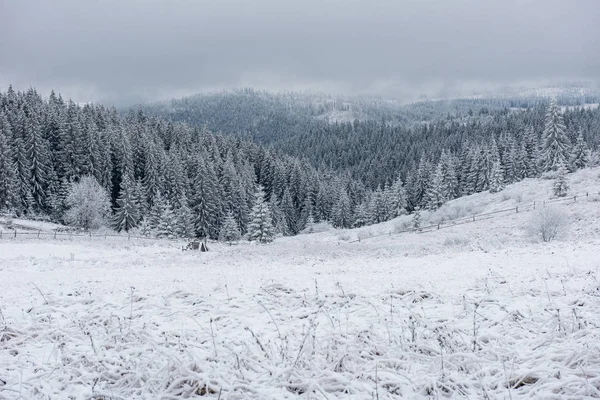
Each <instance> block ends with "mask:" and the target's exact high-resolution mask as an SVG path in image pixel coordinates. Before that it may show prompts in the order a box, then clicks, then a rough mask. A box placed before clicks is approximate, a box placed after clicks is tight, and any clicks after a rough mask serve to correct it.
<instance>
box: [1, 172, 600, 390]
mask: <svg viewBox="0 0 600 400" xmlns="http://www.w3.org/2000/svg"><path fill="white" fill-rule="evenodd" d="M569 180H570V186H571V187H570V191H569V194H568V196H574V195H578V199H577V201H573V200H569V201H564V202H558V203H553V204H552V205H548V207H552V209H554V210H558V212H560V213H562V214H563V215H564V217H565V221H566V226H565V230H564V231H563V232H562V235H559V237H557V238H556V239H555V240H553V241H550V242H548V243H545V242H542V241H541V240H537V239H536V238H535V237H534V236H533V235H532V233H531V232H530V227H531V220H532V218H533V217H534V215H535V212H538V211H539V208H540V207H539V205H540V204H542V208H543V204H544V201H548V200H551V199H552V189H551V187H552V181H551V180H535V179H526V180H524V181H522V182H519V183H516V184H513V185H510V186H509V187H507V188H506V189H504V190H503V191H501V192H499V193H495V194H490V193H488V192H485V193H478V194H475V195H472V196H468V197H464V198H460V199H457V200H453V201H451V202H448V203H447V204H445V205H444V206H443V207H442V208H440V209H439V210H437V211H436V212H435V213H428V212H424V213H423V214H422V222H421V224H422V226H424V225H428V224H430V223H438V222H442V221H449V220H452V219H458V218H462V217H467V216H471V215H473V214H480V213H488V212H492V211H497V210H502V209H508V208H512V207H516V206H519V205H523V206H524V205H526V204H531V203H533V202H534V201H535V202H536V204H537V205H538V207H537V208H536V211H526V212H518V213H517V212H515V213H506V214H497V215H496V217H494V218H490V219H485V220H479V221H477V220H476V221H475V222H472V223H468V224H462V225H457V226H451V227H444V228H443V229H440V230H434V231H431V232H422V233H418V232H410V233H399V234H397V232H398V231H400V230H404V229H406V228H407V227H409V226H411V224H412V223H413V217H412V216H403V217H400V218H397V219H395V220H392V221H388V222H385V223H382V224H378V225H373V226H369V227H364V228H360V229H356V230H332V229H324V231H322V232H319V233H314V234H305V235H299V236H296V237H287V238H278V239H277V240H276V241H275V242H273V243H271V244H268V245H250V244H247V243H240V244H239V245H234V246H227V245H224V244H218V243H214V244H209V247H210V251H209V252H208V253H199V252H190V251H188V252H182V251H181V246H182V245H183V244H184V243H183V242H181V241H167V240H164V241H161V240H157V241H154V240H153V241H149V240H147V241H142V240H129V241H128V240H125V239H123V238H113V239H110V238H109V239H99V238H79V239H77V240H67V239H57V240H52V239H50V240H48V239H46V240H40V239H36V238H33V237H32V238H30V239H16V240H15V239H12V238H11V239H6V238H5V239H2V240H0V311H1V313H0V398H2V399H19V398H25V399H46V398H74V399H90V398H93V399H159V398H160V399H174V398H188V397H194V398H214V399H217V398H221V399H246V398H252V399H285V398H306V399H308V398H312V399H375V398H376V399H398V398H411V399H420V398H444V397H447V398H490V399H496V398H505V399H519V398H546V399H559V398H560V399H563V398H574V399H575V398H577V399H580V398H598V397H600V329H599V328H600V315H599V314H598V309H599V307H600V282H599V281H598V279H600V256H599V254H600V196H599V195H598V193H599V192H600V169H599V168H595V169H586V170H581V171H578V172H577V173H575V174H570V175H569ZM586 194H587V196H586ZM579 196H581V197H579ZM377 235H382V236H377ZM376 236H377V237H376ZM359 238H360V239H361V240H360V242H353V241H354V240H357V239H359ZM69 396H70V397H69Z"/></svg>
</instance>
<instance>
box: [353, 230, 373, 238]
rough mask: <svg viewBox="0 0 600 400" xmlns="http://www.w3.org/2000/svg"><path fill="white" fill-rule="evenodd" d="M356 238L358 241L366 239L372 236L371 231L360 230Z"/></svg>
mask: <svg viewBox="0 0 600 400" xmlns="http://www.w3.org/2000/svg"><path fill="white" fill-rule="evenodd" d="M356 236H357V237H358V240H363V239H368V238H370V237H372V236H373V231H372V230H370V229H367V230H361V231H359V232H358V234H357V235H356Z"/></svg>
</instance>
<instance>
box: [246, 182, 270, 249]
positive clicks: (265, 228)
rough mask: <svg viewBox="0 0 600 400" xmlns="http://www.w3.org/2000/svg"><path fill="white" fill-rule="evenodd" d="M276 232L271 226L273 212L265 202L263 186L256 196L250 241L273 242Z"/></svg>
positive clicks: (251, 216) (251, 215)
mask: <svg viewBox="0 0 600 400" xmlns="http://www.w3.org/2000/svg"><path fill="white" fill-rule="evenodd" d="M273 238H274V230H273V225H272V224H271V211H270V210H269V206H268V205H267V203H266V202H265V192H264V191H263V188H262V186H260V187H259V188H258V190H257V191H256V193H255V194H254V206H253V207H252V212H251V213H250V224H249V225H248V240H250V241H255V242H259V243H269V242H271V241H273Z"/></svg>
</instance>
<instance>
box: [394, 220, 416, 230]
mask: <svg viewBox="0 0 600 400" xmlns="http://www.w3.org/2000/svg"><path fill="white" fill-rule="evenodd" d="M412 225H413V224H412V221H410V220H406V219H405V220H402V221H397V222H395V223H394V233H400V232H407V231H409V230H411V229H412Z"/></svg>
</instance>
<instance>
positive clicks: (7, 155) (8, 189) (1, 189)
mask: <svg viewBox="0 0 600 400" xmlns="http://www.w3.org/2000/svg"><path fill="white" fill-rule="evenodd" d="M10 136H11V135H10V126H9V125H8V120H7V119H6V116H5V115H4V114H3V113H2V112H0V212H3V211H9V210H13V209H14V208H15V207H18V203H17V201H18V194H17V190H18V187H17V181H16V171H15V165H14V164H13V161H12V155H11V149H10V146H9V143H8V137H10Z"/></svg>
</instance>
